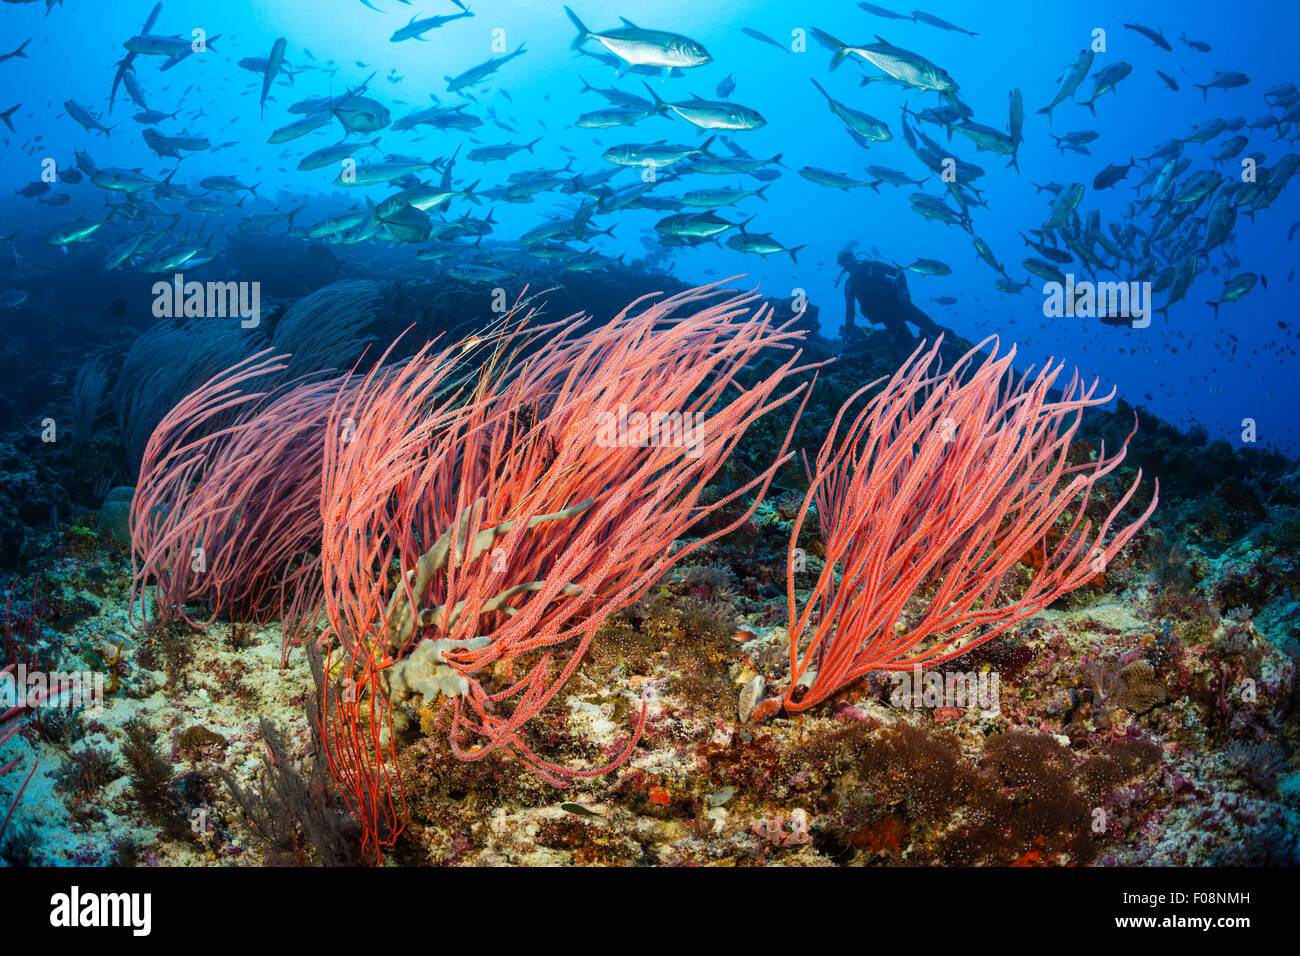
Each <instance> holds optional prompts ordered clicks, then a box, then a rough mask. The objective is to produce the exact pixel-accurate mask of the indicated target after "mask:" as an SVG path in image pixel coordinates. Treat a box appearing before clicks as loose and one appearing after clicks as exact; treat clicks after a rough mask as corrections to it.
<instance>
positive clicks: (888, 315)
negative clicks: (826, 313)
mask: <svg viewBox="0 0 1300 956" xmlns="http://www.w3.org/2000/svg"><path fill="white" fill-rule="evenodd" d="M846 271H847V272H848V279H847V280H846V281H845V283H844V330H845V335H846V337H849V338H850V340H851V339H852V338H853V335H854V331H855V330H856V324H855V322H854V308H853V306H854V300H855V299H856V300H857V306H858V308H860V309H861V310H862V314H863V315H864V316H865V317H866V318H867V319H868V320H869V321H871V322H873V323H875V324H876V325H883V326H884V327H885V328H886V329H887V330H888V331H889V333H890V334H891V335H893V336H895V337H896V338H899V339H911V338H912V333H911V331H909V330H908V328H907V323H908V322H911V323H912V324H913V325H915V326H916V327H917V328H918V329H920V330H921V331H922V332H925V333H927V335H928V336H929V337H931V338H932V337H934V336H937V335H938V334H939V333H940V332H942V331H943V329H941V328H940V327H939V326H938V325H936V324H935V322H934V320H933V319H931V318H930V317H929V316H928V315H926V314H925V313H924V312H922V311H921V310H920V309H918V308H917V307H916V306H914V305H913V304H912V299H911V297H910V296H909V295H908V294H907V280H906V279H905V278H904V276H903V270H902V269H900V268H898V267H897V266H891V265H889V264H888V263H885V262H876V261H863V262H854V263H852V264H851V265H849V266H848V267H847V268H846Z"/></svg>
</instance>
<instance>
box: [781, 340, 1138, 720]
mask: <svg viewBox="0 0 1300 956" xmlns="http://www.w3.org/2000/svg"><path fill="white" fill-rule="evenodd" d="M989 342H993V343H994V344H993V347H992V349H991V350H990V352H989V354H988V355H987V356H985V357H984V358H983V361H982V362H981V363H980V364H979V365H978V366H976V365H975V363H976V362H977V361H978V360H979V354H980V352H981V350H982V349H983V348H984V347H985V346H986V345H988V343H989ZM938 353H939V342H936V343H935V344H934V345H933V346H932V347H930V348H929V350H928V351H927V350H925V346H924V345H922V346H920V347H918V348H917V350H916V351H915V352H913V353H912V355H911V356H910V357H909V358H908V360H907V361H906V362H904V363H903V365H902V367H901V368H899V370H898V371H897V372H896V373H895V374H894V376H893V377H892V378H891V379H890V380H889V382H888V384H887V385H886V386H885V388H884V390H883V391H881V392H880V393H879V394H878V395H876V396H875V397H874V398H872V399H871V400H870V401H869V402H868V403H867V405H866V407H865V408H863V409H862V411H861V412H859V413H858V415H857V416H856V417H855V418H854V419H853V420H852V424H850V425H849V427H848V429H847V431H846V432H845V435H844V438H843V440H842V441H840V440H837V433H838V432H839V429H840V426H841V425H842V423H843V421H844V419H845V418H846V417H847V415H848V414H849V408H850V406H851V405H852V404H853V402H854V401H856V400H857V399H858V398H859V397H860V396H861V395H862V394H863V393H864V392H866V391H867V390H868V389H870V388H872V387H873V386H874V385H876V384H878V383H876V382H873V383H872V384H871V385H868V386H866V387H865V388H863V389H861V390H859V391H858V392H857V393H855V394H854V395H853V396H852V397H851V398H850V399H849V401H848V402H846V403H845V405H844V407H843V408H841V409H840V412H839V414H838V415H837V416H836V419H835V422H834V424H833V425H832V427H831V430H830V434H829V435H828V436H827V438H826V441H825V444H824V445H823V446H822V449H821V451H820V453H819V454H818V456H817V463H816V468H815V469H813V468H810V467H808V464H807V461H806V459H805V468H807V470H808V472H809V480H810V482H811V487H810V488H809V491H808V495H807V497H806V498H805V500H804V502H803V506H802V508H801V509H800V512H799V516H798V519H797V520H796V521H795V526H794V531H793V532H792V534H791V536H790V552H789V558H790V564H789V571H788V575H787V591H788V595H789V619H790V625H789V640H790V684H789V687H788V688H787V689H786V692H785V695H784V699H783V703H784V706H785V709H786V710H787V711H790V712H795V711H801V710H806V709H807V708H809V707H812V706H813V705H815V704H817V703H819V702H821V701H823V700H825V699H826V698H827V697H829V696H831V695H832V694H834V693H835V692H836V691H838V690H840V689H841V688H843V687H845V686H847V685H849V684H851V683H853V682H854V681H856V680H858V679H859V678H861V677H862V676H864V675H865V674H867V673H869V672H870V671H894V670H905V669H909V668H912V667H915V666H925V665H933V664H939V663H942V662H944V661H948V660H951V659H952V658H954V657H957V656H958V655H960V654H964V653H965V652H966V651H969V650H970V649H972V648H974V647H976V646H978V645H979V644H982V643H984V642H985V641H987V640H989V639H991V638H993V637H995V636H997V635H998V634H1001V633H1002V632H1004V631H1005V630H1006V629H1007V628H1009V627H1011V626H1012V625H1014V624H1015V623H1016V622H1017V621H1020V620H1021V619H1023V618H1025V617H1028V616H1029V615H1031V614H1034V613H1035V612H1037V611H1038V610H1040V609H1041V608H1043V607H1046V606H1047V605H1048V604H1050V603H1051V602H1053V601H1055V600H1056V599H1057V598H1058V597H1060V596H1061V595H1062V594H1065V593H1066V592H1067V591H1071V590H1074V589H1075V588H1078V587H1080V586H1082V585H1084V584H1086V583H1087V582H1088V581H1089V580H1091V579H1092V578H1094V577H1095V576H1096V575H1097V574H1098V573H1099V572H1100V571H1102V570H1104V568H1105V566H1106V564H1107V563H1108V562H1109V561H1110V560H1111V559H1112V558H1114V556H1115V555H1116V554H1117V553H1118V552H1119V550H1120V549H1121V548H1123V547H1124V545H1125V544H1127V543H1128V541H1129V539H1130V538H1132V537H1133V535H1134V534H1135V533H1136V532H1137V530H1138V529H1139V528H1140V527H1141V526H1142V524H1143V523H1144V522H1145V521H1146V520H1147V518H1149V517H1150V515H1151V513H1152V511H1154V510H1155V507H1156V500H1157V494H1158V492H1159V484H1158V483H1157V486H1156V493H1157V494H1153V495H1152V498H1151V504H1150V505H1149V506H1148V507H1147V509H1146V510H1145V511H1144V512H1143V513H1142V515H1141V516H1140V517H1138V518H1137V519H1136V520H1135V521H1133V522H1132V523H1131V524H1129V525H1127V526H1125V527H1123V528H1121V529H1120V530H1119V531H1117V532H1116V533H1115V534H1114V536H1113V537H1111V538H1110V540H1109V542H1107V541H1106V540H1105V539H1106V536H1107V533H1108V532H1109V531H1110V529H1111V525H1112V524H1114V523H1115V521H1116V519H1117V518H1118V516H1119V514H1120V512H1121V511H1122V510H1123V508H1124V507H1125V506H1126V505H1127V504H1128V502H1129V500H1130V499H1131V498H1132V497H1133V494H1134V492H1135V491H1136V490H1137V486H1138V482H1139V481H1140V480H1141V477H1142V473H1141V471H1140V470H1139V472H1138V475H1137V478H1136V479H1135V481H1134V483H1133V485H1132V486H1131V487H1130V488H1129V489H1128V491H1127V492H1126V493H1125V494H1124V495H1123V497H1122V498H1121V499H1120V500H1119V501H1118V502H1117V503H1116V504H1115V506H1114V507H1113V508H1112V509H1111V510H1110V512H1109V514H1107V515H1106V517H1105V519H1104V520H1103V521H1102V522H1101V526H1100V527H1099V528H1097V529H1096V533H1095V534H1094V533H1093V527H1092V521H1091V520H1089V519H1087V518H1086V517H1085V516H1086V513H1087V510H1088V504H1089V501H1090V498H1091V496H1092V492H1093V489H1094V487H1095V486H1096V485H1097V482H1098V481H1100V480H1101V479H1102V478H1103V477H1105V476H1106V475H1108V474H1110V473H1111V472H1112V471H1114V470H1115V469H1116V468H1117V467H1119V464H1120V462H1121V461H1123V459H1124V454H1125V452H1126V450H1127V447H1128V439H1125V441H1124V444H1123V446H1121V447H1120V449H1119V450H1118V451H1117V452H1116V453H1115V454H1114V455H1112V456H1111V457H1109V458H1108V457H1106V454H1105V450H1104V448H1103V450H1102V452H1101V453H1100V454H1099V455H1098V457H1097V459H1096V460H1095V461H1090V462H1085V463H1084V464H1081V465H1070V464H1068V462H1067V454H1068V452H1069V447H1070V440H1071V438H1072V437H1073V436H1074V434H1075V431H1076V430H1077V429H1078V425H1079V418H1080V417H1081V415H1082V411H1083V409H1085V408H1088V407H1090V406H1094V405H1102V404H1104V403H1106V402H1108V401H1109V400H1110V399H1111V398H1112V397H1113V395H1114V392H1113V391H1112V392H1111V394H1110V395H1106V396H1104V397H1094V395H1095V392H1096V390H1097V383H1096V382H1095V381H1094V382H1093V384H1092V385H1091V386H1088V387H1086V388H1085V387H1084V386H1083V385H1082V384H1081V383H1080V381H1079V378H1078V375H1077V373H1076V374H1075V375H1074V377H1072V378H1071V380H1070V383H1069V385H1068V386H1067V387H1066V388H1065V390H1064V391H1063V393H1062V394H1061V395H1060V397H1059V398H1052V397H1050V396H1049V390H1050V389H1051V387H1052V385H1053V383H1054V382H1055V381H1056V379H1057V377H1058V375H1059V374H1060V372H1061V369H1062V366H1061V365H1057V366H1055V367H1053V366H1052V365H1051V363H1049V364H1048V366H1047V367H1045V368H1044V369H1043V370H1042V371H1040V372H1039V373H1038V374H1037V375H1036V376H1035V377H1033V378H1032V379H1031V378H1030V377H1029V375H1026V376H1024V377H1022V378H1019V380H1017V378H1016V376H1015V374H1014V372H1013V370H1012V369H1011V362H1012V359H1013V358H1014V357H1015V348H1014V346H1013V347H1012V349H1011V351H1010V353H1009V354H1007V355H1006V356H1004V357H1002V358H998V357H997V339H996V337H992V338H990V339H986V340H985V341H984V342H982V343H981V344H980V345H979V346H977V347H976V348H975V349H973V350H972V351H970V352H968V353H967V354H966V355H965V356H963V357H962V358H961V359H960V360H959V361H958V362H957V363H956V365H955V366H954V367H953V368H952V369H951V370H950V371H948V372H946V373H941V372H939V371H938V370H937V369H936V370H934V371H932V367H934V366H935V365H936V359H937V357H938ZM1071 416H1074V417H1073V420H1072V421H1070V422H1069V423H1068V424H1067V419H1070V417H1071ZM1131 437H1132V434H1130V435H1129V438H1131ZM814 502H815V503H816V506H817V516H818V519H819V521H820V525H821V533H822V538H823V540H824V541H825V543H826V555H825V565H824V567H823V568H822V570H821V572H820V573H819V575H818V577H817V580H816V582H815V583H814V584H813V585H812V588H811V591H810V592H809V594H808V599H807V603H806V604H805V605H804V607H803V610H802V612H800V611H798V610H797V608H796V604H795V568H796V565H797V564H798V561H797V560H796V559H797V558H798V557H799V555H800V552H799V551H798V548H797V542H798V536H799V530H800V527H801V526H802V524H803V522H804V519H805V517H806V516H807V514H808V511H809V508H810V507H811V506H812V505H813V503H814ZM1058 522H1060V523H1061V525H1060V526H1058ZM1049 539H1050V540H1052V541H1054V542H1056V543H1055V545H1054V547H1052V548H1051V549H1050V550H1049V549H1048V547H1047V545H1046V543H1045V542H1046V541H1047V540H1049ZM1033 547H1042V548H1043V550H1044V560H1043V562H1042V566H1041V567H1039V568H1037V569H1036V570H1035V571H1034V573H1033V576H1032V579H1031V580H1030V582H1029V584H1028V586H1027V587H1025V588H1023V590H1022V591H1021V593H1019V595H1018V596H1015V597H1010V596H1008V595H1007V594H1006V593H1005V592H1006V591H1008V590H1010V589H1011V584H1012V581H1011V572H1012V568H1013V567H1014V566H1015V565H1016V563H1017V562H1018V561H1019V560H1020V558H1021V556H1022V555H1024V554H1025V553H1026V552H1028V551H1029V550H1030V549H1031V548H1033ZM918 599H919V601H920V604H921V606H920V608H919V609H918V608H917V606H916V604H915V603H914V602H916V601H917V600H918Z"/></svg>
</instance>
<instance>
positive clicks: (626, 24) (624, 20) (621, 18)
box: [619, 17, 640, 30]
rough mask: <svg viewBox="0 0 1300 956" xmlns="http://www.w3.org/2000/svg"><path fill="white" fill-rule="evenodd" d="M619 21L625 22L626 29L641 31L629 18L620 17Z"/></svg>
mask: <svg viewBox="0 0 1300 956" xmlns="http://www.w3.org/2000/svg"><path fill="white" fill-rule="evenodd" d="M619 19H620V20H622V21H623V26H625V27H631V28H632V29H633V30H639V29H640V27H638V26H637V25H636V24H635V23H633V22H632V21H631V20H629V19H628V18H627V17H619Z"/></svg>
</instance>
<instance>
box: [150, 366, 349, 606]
mask: <svg viewBox="0 0 1300 956" xmlns="http://www.w3.org/2000/svg"><path fill="white" fill-rule="evenodd" d="M286 358H287V357H286V356H273V355H269V354H268V353H267V352H259V353H258V354H257V355H253V356H251V357H249V358H248V359H245V360H244V361H242V362H239V363H238V364H236V365H235V366H233V367H232V368H230V369H228V370H226V371H225V372H222V373H221V374H219V375H217V376H215V377H213V378H212V379H210V380H209V381H207V382H206V383H204V384H203V385H202V386H200V387H199V388H198V389H196V390H195V391H194V392H192V393H191V394H190V395H188V396H187V397H186V398H185V399H183V400H182V401H181V402H180V403H179V404H177V405H176V407H175V408H173V409H172V410H171V411H169V412H168V413H167V414H166V415H165V416H164V417H163V419H162V421H161V422H160V423H159V425H158V427H157V428H156V429H155V430H154V432H153V435H152V436H151V437H150V439H149V443H148V446H147V447H146V450H145V454H144V460H143V461H142V463H141V465H140V481H139V484H138V486H137V488H136V493H135V497H134V499H133V501H132V505H131V540H132V562H133V564H132V567H133V570H134V576H135V582H136V588H135V591H134V592H133V594H132V601H133V603H134V601H135V600H137V599H138V597H139V591H140V587H141V585H142V584H143V583H144V582H145V581H147V580H150V579H152V580H154V581H155V583H156V584H157V590H156V595H155V601H154V616H155V617H156V618H157V619H159V620H164V621H165V620H167V619H169V618H172V617H182V618H184V619H185V620H186V621H188V622H189V623H191V624H196V623H199V622H195V621H192V620H191V619H190V618H189V616H188V615H187V613H186V612H185V610H184V608H183V606H182V605H183V604H184V603H186V602H190V601H203V602H204V603H206V605H207V609H208V611H209V613H210V614H211V616H212V617H211V618H209V621H208V623H210V621H211V619H213V618H215V617H216V615H217V614H218V613H220V612H232V613H233V612H235V611H239V612H240V613H247V614H250V615H252V616H254V617H258V618H262V619H265V618H268V617H269V616H271V614H272V613H274V612H275V611H278V610H280V609H281V604H282V601H283V599H284V591H285V589H286V587H287V585H288V583H289V582H290V581H292V583H293V584H294V585H295V588H294V590H295V592H296V590H297V586H302V587H304V588H305V590H306V591H308V592H310V591H311V590H313V588H312V586H311V583H310V581H309V580H305V579H306V578H313V577H314V578H318V577H319V572H318V571H317V569H316V568H315V566H314V562H311V561H308V562H307V564H306V565H303V564H301V563H300V560H301V556H302V554H303V553H304V552H307V551H310V549H311V548H312V547H314V546H315V545H317V544H319V540H320V526H321V520H320V504H319V500H320V460H321V447H322V445H323V435H324V429H325V425H326V421H327V418H328V415H329V411H330V409H331V408H332V407H333V403H334V399H335V396H336V395H337V394H338V392H339V391H340V390H341V389H343V388H345V387H346V384H347V381H348V376H346V375H344V376H336V377H334V378H330V379H327V380H316V381H311V380H298V381H297V382H293V383H289V384H287V385H282V386H280V387H278V388H276V389H274V390H273V391H271V392H269V393H267V392H246V391H244V390H243V389H242V387H241V386H243V385H244V384H245V383H247V382H249V381H250V380H254V379H257V378H259V377H264V376H273V375H274V374H275V373H277V372H280V371H282V370H283V369H284V368H285V367H286V365H285V361H286ZM315 590H316V591H317V592H319V588H318V587H316V588H315Z"/></svg>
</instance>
